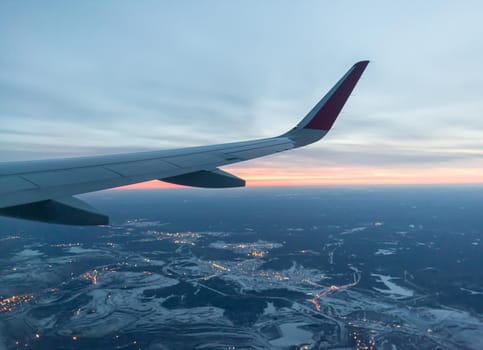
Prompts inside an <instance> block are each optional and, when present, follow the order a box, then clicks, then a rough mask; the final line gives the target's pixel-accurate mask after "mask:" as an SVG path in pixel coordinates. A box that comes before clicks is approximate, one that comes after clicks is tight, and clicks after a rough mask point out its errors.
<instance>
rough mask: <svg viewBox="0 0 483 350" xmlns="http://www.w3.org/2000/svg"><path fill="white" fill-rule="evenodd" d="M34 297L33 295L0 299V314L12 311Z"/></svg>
mask: <svg viewBox="0 0 483 350" xmlns="http://www.w3.org/2000/svg"><path fill="white" fill-rule="evenodd" d="M33 297H34V295H33V293H30V294H22V295H13V296H11V297H10V298H5V299H0V313H2V312H9V311H12V310H14V309H15V308H16V307H17V306H19V305H20V304H23V303H28V302H29V301H30V300H32V299H33Z"/></svg>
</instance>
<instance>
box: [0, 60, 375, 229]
mask: <svg viewBox="0 0 483 350" xmlns="http://www.w3.org/2000/svg"><path fill="white" fill-rule="evenodd" d="M368 63H369V62H368V61H361V62H358V63H356V64H355V65H354V66H352V67H351V68H350V69H349V71H348V72H347V73H346V74H345V75H344V76H343V77H342V78H341V79H340V80H339V81H338V82H337V84H336V85H335V86H334V87H333V88H332V89H331V90H330V91H329V92H328V93H327V95H325V96H324V98H323V99H322V100H321V101H320V102H319V103H318V104H317V105H316V106H315V107H314V108H313V109H312V110H311V111H310V112H309V113H308V114H307V116H306V117H305V118H304V119H303V120H302V121H301V122H300V123H299V124H298V125H297V126H296V127H294V128H293V129H292V130H290V131H289V132H287V133H285V134H283V135H280V136H277V137H272V138H266V139H258V140H252V141H245V142H235V143H226V144H219V145H212V146H202V147H190V148H181V149H174V150H163V151H154V152H140V153H128V154H115V155H104V156H94V157H82V158H67V159H53V160H39V161H25V162H4V163H0V215H5V216H11V217H17V218H22V219H29V220H37V221H44V222H50V223H58V224H69V225H106V224H108V222H109V219H108V217H107V216H106V215H103V214H101V213H98V212H97V211H96V210H95V209H94V208H92V207H91V206H89V205H88V204H87V203H84V202H82V201H81V200H79V199H77V198H75V197H73V196H74V195H77V194H81V193H87V192H93V191H99V190H103V189H108V188H113V187H118V186H124V185H129V184H134V183H138V182H143V181H148V180H156V179H157V180H161V181H166V182H170V183H175V184H180V185H185V186H195V187H207V188H224V187H240V186H244V185H245V181H244V180H242V179H240V178H238V177H236V176H234V175H232V174H229V173H227V172H224V171H222V170H220V169H218V167H220V166H223V165H227V164H232V163H237V162H241V161H245V160H249V159H253V158H258V157H263V156H267V155H270V154H274V153H278V152H283V151H287V150H290V149H293V148H297V147H301V146H305V145H307V144H309V143H313V142H315V141H317V140H319V139H321V138H322V137H324V135H325V134H326V133H327V132H328V131H329V130H330V128H331V127H332V125H333V123H334V122H335V120H336V118H337V116H338V115H339V113H340V111H341V109H342V107H343V106H344V104H345V102H346V101H347V99H348V98H349V96H350V94H351V92H352V90H353V89H354V87H355V85H356V84H357V81H358V80H359V78H360V77H361V75H362V73H363V72H364V70H365V68H366V66H367V64H368Z"/></svg>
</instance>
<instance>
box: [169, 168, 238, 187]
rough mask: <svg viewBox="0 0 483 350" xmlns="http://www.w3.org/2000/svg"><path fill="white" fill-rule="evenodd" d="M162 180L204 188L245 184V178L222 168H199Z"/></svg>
mask: <svg viewBox="0 0 483 350" xmlns="http://www.w3.org/2000/svg"><path fill="white" fill-rule="evenodd" d="M160 180H161V181H165V182H169V183H172V184H176V185H183V186H191V187H203V188H228V187H243V186H245V180H243V179H240V178H239V177H237V176H235V175H233V174H230V173H227V172H226V171H223V170H220V169H215V170H199V171H195V172H192V173H189V174H183V175H179V176H171V177H166V178H164V179H160Z"/></svg>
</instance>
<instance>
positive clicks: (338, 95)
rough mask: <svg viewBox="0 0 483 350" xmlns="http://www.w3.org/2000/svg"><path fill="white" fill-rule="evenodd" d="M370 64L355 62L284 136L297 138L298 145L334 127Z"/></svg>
mask: <svg viewBox="0 0 483 350" xmlns="http://www.w3.org/2000/svg"><path fill="white" fill-rule="evenodd" d="M368 64H369V61H360V62H357V63H356V64H354V65H353V66H352V67H351V68H350V69H349V70H348V71H347V73H346V74H344V76H343V77H342V78H341V79H340V80H339V81H338V82H337V84H335V85H334V86H333V87H332V89H330V90H329V92H328V93H327V94H326V95H325V96H324V97H323V98H322V99H321V100H320V101H319V103H317V104H316V105H315V107H314V108H312V110H311V111H310V112H309V113H308V114H307V115H306V116H305V118H304V119H302V121H301V122H300V123H299V124H297V126H296V127H295V128H293V129H292V130H291V131H289V132H288V133H286V134H285V135H283V136H288V137H290V138H292V139H294V141H295V140H296V146H297V147H298V146H303V145H306V144H308V143H312V142H314V141H317V140H319V139H321V138H322V137H323V136H324V135H325V134H326V133H327V132H328V131H329V130H330V129H331V128H332V125H333V124H334V122H335V120H336V119H337V117H338V116H339V113H340V111H341V110H342V107H344V105H345V103H346V102H347V99H348V98H349V96H350V94H351V93H352V90H354V87H355V86H356V84H357V82H358V81H359V79H360V77H361V75H362V73H364V70H365V69H366V67H367V65H368Z"/></svg>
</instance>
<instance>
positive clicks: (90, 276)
mask: <svg viewBox="0 0 483 350" xmlns="http://www.w3.org/2000/svg"><path fill="white" fill-rule="evenodd" d="M84 278H85V279H86V280H90V281H91V282H92V284H97V270H94V271H92V273H90V272H86V273H85V274H84Z"/></svg>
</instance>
